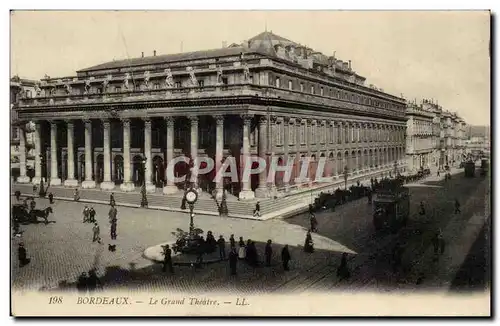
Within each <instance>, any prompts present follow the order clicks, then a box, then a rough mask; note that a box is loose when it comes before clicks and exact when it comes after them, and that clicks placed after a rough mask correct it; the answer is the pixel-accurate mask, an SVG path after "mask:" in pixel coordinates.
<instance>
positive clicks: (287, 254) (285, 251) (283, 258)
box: [281, 245, 291, 271]
mask: <svg viewBox="0 0 500 326" xmlns="http://www.w3.org/2000/svg"><path fill="white" fill-rule="evenodd" d="M290 259H291V257H290V251H288V245H285V247H283V249H282V250H281V261H282V262H283V269H284V270H285V271H289V270H290V268H289V267H288V263H289V262H290Z"/></svg>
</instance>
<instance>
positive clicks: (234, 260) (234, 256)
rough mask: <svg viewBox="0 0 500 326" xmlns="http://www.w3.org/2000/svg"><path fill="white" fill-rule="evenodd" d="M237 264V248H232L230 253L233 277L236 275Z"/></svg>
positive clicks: (230, 266)
mask: <svg viewBox="0 0 500 326" xmlns="http://www.w3.org/2000/svg"><path fill="white" fill-rule="evenodd" d="M237 264H238V254H237V253H236V248H234V247H232V248H231V251H230V252H229V268H230V269H231V275H236V267H237Z"/></svg>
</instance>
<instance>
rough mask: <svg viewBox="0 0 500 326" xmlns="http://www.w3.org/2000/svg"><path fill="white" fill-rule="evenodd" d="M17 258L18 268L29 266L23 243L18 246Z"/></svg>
mask: <svg viewBox="0 0 500 326" xmlns="http://www.w3.org/2000/svg"><path fill="white" fill-rule="evenodd" d="M17 256H18V259H19V267H24V266H26V265H28V264H29V262H30V259H29V258H28V254H27V252H26V248H25V247H24V243H22V242H21V243H20V244H19V248H17Z"/></svg>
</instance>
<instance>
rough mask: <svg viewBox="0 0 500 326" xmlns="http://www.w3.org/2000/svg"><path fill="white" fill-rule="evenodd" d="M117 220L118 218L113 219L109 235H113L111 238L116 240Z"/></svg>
mask: <svg viewBox="0 0 500 326" xmlns="http://www.w3.org/2000/svg"><path fill="white" fill-rule="evenodd" d="M116 222H117V220H116V219H113V220H112V221H111V227H110V231H109V233H110V234H109V235H110V237H111V240H116Z"/></svg>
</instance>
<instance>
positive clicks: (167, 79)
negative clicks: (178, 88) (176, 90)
mask: <svg viewBox="0 0 500 326" xmlns="http://www.w3.org/2000/svg"><path fill="white" fill-rule="evenodd" d="M163 72H165V74H167V76H166V77H165V85H166V86H167V88H173V87H174V76H172V71H171V70H170V68H166V69H165V70H164V71H163Z"/></svg>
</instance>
